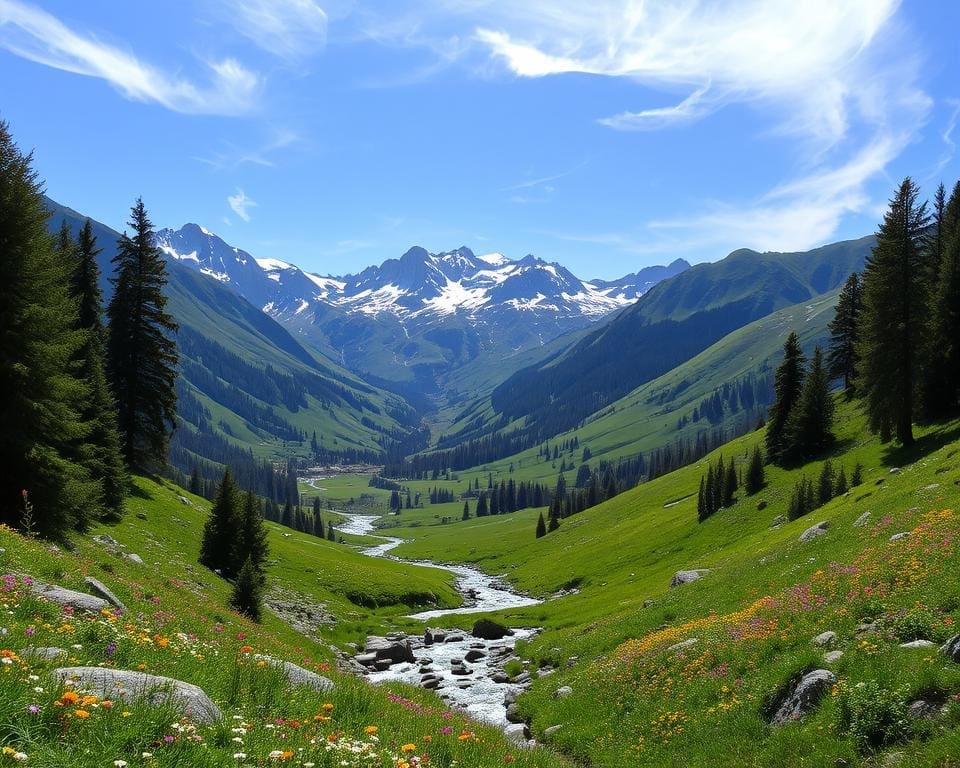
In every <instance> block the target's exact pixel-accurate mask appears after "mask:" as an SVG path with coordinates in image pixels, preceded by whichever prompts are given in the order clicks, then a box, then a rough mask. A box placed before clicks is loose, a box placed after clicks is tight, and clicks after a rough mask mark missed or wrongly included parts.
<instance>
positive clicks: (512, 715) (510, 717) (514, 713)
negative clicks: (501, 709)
mask: <svg viewBox="0 0 960 768" xmlns="http://www.w3.org/2000/svg"><path fill="white" fill-rule="evenodd" d="M506 718H507V722H508V723H522V722H523V718H522V717H521V716H520V708H519V707H518V706H517V705H516V702H514V703H513V704H510V705H508V706H507V712H506Z"/></svg>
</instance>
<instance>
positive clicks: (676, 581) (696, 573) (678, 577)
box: [670, 568, 710, 587]
mask: <svg viewBox="0 0 960 768" xmlns="http://www.w3.org/2000/svg"><path fill="white" fill-rule="evenodd" d="M708 573H710V569H709V568H696V569H693V570H689V571H677V572H676V573H675V574H673V578H672V579H671V580H670V586H671V587H679V586H680V585H681V584H692V583H693V582H695V581H699V580H700V579H702V578H703V577H704V576H706V575H707V574H708Z"/></svg>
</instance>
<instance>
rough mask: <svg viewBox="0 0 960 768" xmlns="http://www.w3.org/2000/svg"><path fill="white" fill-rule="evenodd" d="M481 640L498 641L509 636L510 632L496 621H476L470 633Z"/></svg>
mask: <svg viewBox="0 0 960 768" xmlns="http://www.w3.org/2000/svg"><path fill="white" fill-rule="evenodd" d="M470 634H472V635H473V636H474V637H479V638H480V639H481V640H500V639H502V638H504V637H506V636H507V635H509V634H510V630H509V629H508V628H507V627H505V626H503V624H500V623H498V622H496V621H492V620H490V619H478V620H477V621H476V623H474V625H473V631H472V632H471V633H470Z"/></svg>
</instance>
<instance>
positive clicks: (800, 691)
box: [770, 669, 837, 725]
mask: <svg viewBox="0 0 960 768" xmlns="http://www.w3.org/2000/svg"><path fill="white" fill-rule="evenodd" d="M835 682H837V676H836V675H834V674H833V672H831V671H830V670H828V669H815V670H813V671H812V672H807V674H805V675H804V676H803V677H802V678H800V681H799V682H798V683H797V684H796V685H795V686H794V687H793V688H792V689H791V690H788V691H787V692H786V695H785V696H784V697H783V698H782V700H781V701H780V702H779V703H778V704H777V706H776V708H775V710H774V713H773V716H772V717H771V718H770V724H771V725H783V724H784V723H789V722H792V721H794V720H801V719H803V718H804V717H806V716H807V715H808V714H810V712H812V711H813V710H814V709H815V708H816V706H817V704H819V703H820V699H822V698H823V697H824V695H825V694H826V693H827V692H828V691H829V690H830V687H831V686H832V685H833V684H834V683H835Z"/></svg>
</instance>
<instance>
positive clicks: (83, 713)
mask: <svg viewBox="0 0 960 768" xmlns="http://www.w3.org/2000/svg"><path fill="white" fill-rule="evenodd" d="M73 715H74V717H79V718H80V719H81V720H86V719H87V718H88V717H90V713H89V712H87V710H85V709H78V710H76V711H75V712H74V713H73Z"/></svg>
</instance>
